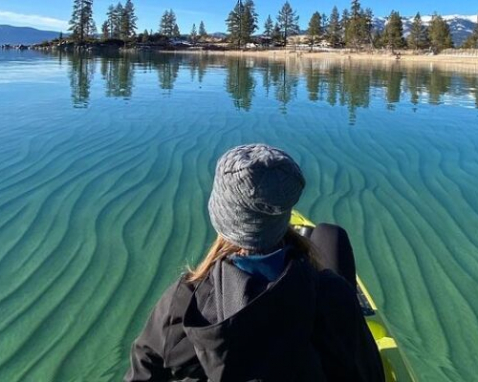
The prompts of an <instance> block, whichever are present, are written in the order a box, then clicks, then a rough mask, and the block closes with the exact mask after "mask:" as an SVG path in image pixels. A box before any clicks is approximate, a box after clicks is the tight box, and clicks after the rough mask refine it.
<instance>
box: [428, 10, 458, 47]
mask: <svg viewBox="0 0 478 382" xmlns="http://www.w3.org/2000/svg"><path fill="white" fill-rule="evenodd" d="M428 35H429V38H430V45H431V47H432V49H433V51H434V52H435V53H437V52H440V51H441V50H443V49H447V48H453V40H452V37H451V33H450V26H449V25H448V24H447V22H446V21H445V20H443V18H442V17H441V16H439V15H437V14H436V13H435V14H434V15H433V17H432V21H431V22H430V26H429V27H428Z"/></svg>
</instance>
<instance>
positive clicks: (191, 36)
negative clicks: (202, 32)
mask: <svg viewBox="0 0 478 382" xmlns="http://www.w3.org/2000/svg"><path fill="white" fill-rule="evenodd" d="M189 40H190V41H191V42H192V43H193V44H195V43H196V42H197V40H198V31H197V29H196V24H193V27H192V29H191V33H190V34H189Z"/></svg>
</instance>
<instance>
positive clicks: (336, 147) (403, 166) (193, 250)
mask: <svg viewBox="0 0 478 382" xmlns="http://www.w3.org/2000/svg"><path fill="white" fill-rule="evenodd" d="M477 106H478V74H477V72H474V71H473V70H472V69H470V70H465V71H461V72H454V71H453V68H451V69H450V70H448V69H447V70H444V69H441V68H440V67H437V66H434V67H433V66H430V65H425V66H405V65H403V64H401V65H400V64H399V63H395V64H392V65H390V64H387V65H385V64H374V65H372V64H370V63H362V64H352V63H349V62H344V63H340V62H339V63H337V62H335V63H334V62H331V61H307V60H301V61H300V60H295V59H289V60H288V61H287V63H284V62H280V61H277V62H272V61H271V62H268V61H264V60H258V59H256V60H254V59H251V58H246V59H237V58H228V59H226V58H224V57H221V56H213V57H209V58H207V57H203V58H200V57H199V56H193V55H189V56H179V55H173V54H171V55H164V56H149V55H138V56H133V55H129V56H116V57H92V56H91V57H85V58H80V57H78V56H65V55H64V56H62V57H60V56H58V55H46V54H41V53H33V52H24V53H20V52H12V51H10V52H0V243H1V245H0V381H12V382H13V381H22V382H24V381H45V382H50V381H59V382H66V381H117V380H120V379H121V376H122V375H123V373H124V372H125V370H126V368H127V366H128V353H129V347H130V344H131V342H132V340H133V339H134V337H135V336H136V335H137V334H138V332H139V330H140V329H141V327H142V325H143V323H144V321H145V319H146V317H147V315H148V312H149V310H150V309H151V307H152V306H153V305H154V303H155V302H156V300H157V299H158V298H159V297H160V295H161V293H162V291H163V290H164V289H165V288H166V287H167V286H168V285H169V284H170V283H171V282H172V281H173V279H174V278H175V277H176V276H177V275H178V274H179V272H181V270H183V269H184V265H185V264H186V263H190V264H194V263H195V262H196V261H198V259H199V258H200V257H201V255H202V253H203V252H204V251H205V249H206V248H207V246H208V244H209V243H210V242H211V240H212V239H213V232H212V229H211V227H210V225H209V221H208V218H207V211H206V201H207V197H208V192H209V190H210V187H211V182H212V174H213V169H214V165H215V162H216V160H217V158H218V157H219V156H220V155H221V153H223V152H224V151H225V150H226V149H228V148H230V147H231V146H234V145H237V144H241V143H248V142H266V143H269V144H272V145H276V146H279V147H281V148H283V149H285V150H287V151H288V152H290V153H291V154H292V155H293V156H294V157H295V158H296V159H297V161H298V162H300V164H301V166H302V167H303V169H304V171H305V174H306V177H307V180H308V185H307V189H306V192H305V194H304V196H303V198H302V200H301V201H300V203H299V205H298V207H299V209H300V210H301V211H302V212H304V213H305V214H306V215H308V216H309V217H311V218H312V219H313V220H315V221H328V222H335V223H339V224H341V225H342V226H344V227H345V228H346V229H347V230H348V231H349V233H350V236H351V238H352V241H353V245H354V248H355V253H356V257H357V262H358V269H359V273H360V275H361V277H362V279H363V280H364V281H365V283H366V285H367V286H368V288H369V289H370V291H371V293H372V295H373V297H374V299H375V300H376V302H377V304H378V306H379V308H380V309H381V310H382V311H383V312H384V314H385V316H386V318H387V320H388V321H389V323H390V326H391V328H392V330H393V332H394V334H395V335H396V336H397V338H398V341H399V343H400V345H402V347H403V349H404V351H405V354H406V356H407V358H408V359H409V361H410V362H411V364H412V365H413V367H414V370H415V372H416V374H417V375H418V376H419V380H421V381H472V380H476V354H478V299H477V298H476V294H477V291H478V236H477V234H476V233H477V226H478V192H477V190H478V154H477V153H478V109H477Z"/></svg>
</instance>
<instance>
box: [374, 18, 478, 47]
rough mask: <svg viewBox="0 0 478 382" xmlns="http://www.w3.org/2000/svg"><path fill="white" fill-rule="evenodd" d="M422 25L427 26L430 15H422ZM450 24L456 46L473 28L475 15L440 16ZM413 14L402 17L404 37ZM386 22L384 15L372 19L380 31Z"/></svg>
mask: <svg viewBox="0 0 478 382" xmlns="http://www.w3.org/2000/svg"><path fill="white" fill-rule="evenodd" d="M421 17H422V21H423V25H425V26H428V25H429V24H430V22H431V20H432V16H431V15H422V16H421ZM441 17H442V18H443V19H444V20H445V21H446V22H447V23H448V25H449V26H450V31H451V35H452V38H453V42H454V43H455V46H456V47H459V46H461V44H463V42H465V40H466V39H467V38H468V36H469V35H471V34H472V33H473V29H474V28H475V26H476V23H477V16H476V15H472V16H470V15H446V16H441ZM414 18H415V16H407V17H402V22H403V32H404V35H405V37H406V36H408V35H409V34H410V28H411V26H412V23H413V19H414ZM386 23H387V18H386V17H375V18H374V19H373V26H374V28H375V29H376V30H379V31H380V32H382V31H383V30H384V29H385V24H386Z"/></svg>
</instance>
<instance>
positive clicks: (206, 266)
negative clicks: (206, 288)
mask: <svg viewBox="0 0 478 382" xmlns="http://www.w3.org/2000/svg"><path fill="white" fill-rule="evenodd" d="M284 242H285V244H286V245H290V246H292V247H293V248H294V249H295V251H294V254H295V256H296V257H297V256H299V257H300V256H302V257H303V258H305V259H306V260H308V261H309V263H310V264H312V266H313V267H314V268H316V269H317V270H322V269H324V266H323V262H322V256H321V255H320V251H319V249H318V248H317V247H316V246H315V245H314V244H313V243H312V242H311V241H310V240H309V239H307V238H306V237H304V236H301V235H300V234H299V233H297V232H296V231H295V230H294V229H293V228H292V227H289V228H288V230H287V232H286V234H285V236H284ZM241 249H242V248H241V247H238V246H237V245H234V244H231V243H230V242H228V241H227V240H226V239H224V238H223V237H222V236H220V235H218V236H217V238H216V240H215V241H214V243H213V244H212V246H211V248H209V251H208V253H207V255H206V257H205V258H204V260H203V261H201V263H200V264H199V265H198V266H197V267H196V268H195V269H191V268H189V269H188V273H187V275H186V280H187V281H188V282H192V283H193V282H198V281H201V280H204V279H205V278H206V276H207V274H208V273H209V271H210V270H211V268H212V267H213V266H214V264H215V263H216V262H217V261H220V260H222V259H224V258H225V257H226V256H227V255H230V254H232V253H239V252H240V251H241Z"/></svg>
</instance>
